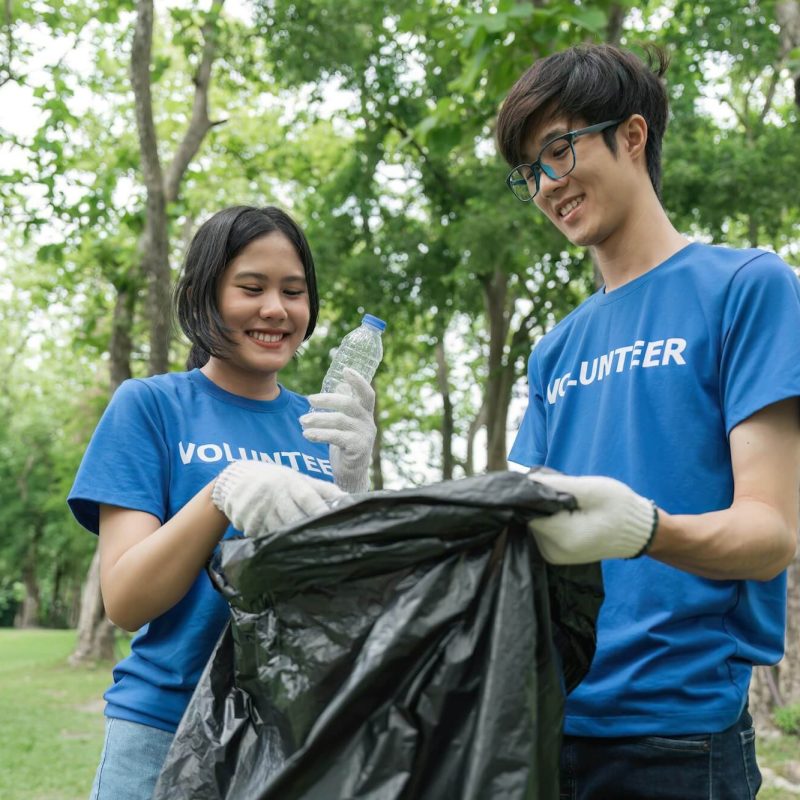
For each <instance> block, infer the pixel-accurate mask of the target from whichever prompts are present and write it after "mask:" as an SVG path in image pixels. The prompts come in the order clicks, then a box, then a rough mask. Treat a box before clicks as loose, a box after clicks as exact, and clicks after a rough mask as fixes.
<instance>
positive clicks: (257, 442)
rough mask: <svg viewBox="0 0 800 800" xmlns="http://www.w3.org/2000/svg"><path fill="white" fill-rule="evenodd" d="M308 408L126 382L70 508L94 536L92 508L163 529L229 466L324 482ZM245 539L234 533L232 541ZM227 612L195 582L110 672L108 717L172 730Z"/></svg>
mask: <svg viewBox="0 0 800 800" xmlns="http://www.w3.org/2000/svg"><path fill="white" fill-rule="evenodd" d="M308 410H309V404H308V401H307V400H306V399H305V398H304V397H301V396H300V395H297V394H294V393H293V392H290V391H288V390H287V389H285V388H283V387H281V390H280V395H279V396H278V397H277V398H276V399H275V400H268V401H262V400H249V399H247V398H244V397H239V396H238V395H234V394H231V393H230V392H226V391H225V390H223V389H220V388H219V387H218V386H217V385H216V384H214V383H212V382H211V381H210V380H209V379H208V378H206V376H205V375H203V373H202V372H200V371H199V370H194V371H192V372H183V373H170V374H166V375H158V376H155V377H152V378H147V379H144V380H138V379H135V380H129V381H125V382H124V383H123V384H122V385H121V386H120V387H119V388H118V389H117V391H116V392H115V393H114V396H113V398H112V400H111V403H110V404H109V406H108V408H107V409H106V411H105V413H104V414H103V417H102V419H101V420H100V422H99V424H98V426H97V429H96V430H95V432H94V435H93V436H92V439H91V441H90V443H89V446H88V448H87V450H86V453H85V455H84V457H83V461H82V462H81V466H80V468H79V470H78V474H77V476H76V478H75V484H74V486H73V487H72V491H71V492H70V494H69V498H68V502H69V505H70V508H71V509H72V512H73V514H74V515H75V517H76V519H77V520H78V522H80V523H81V525H83V526H84V527H85V528H88V529H89V530H90V531H92V532H94V533H97V532H98V516H99V505H100V504H101V503H103V504H106V505H113V506H121V507H123V508H130V509H136V510H138V511H146V512H147V513H148V514H152V515H153V516H155V517H157V518H158V519H159V520H161V522H162V523H164V522H166V521H167V520H169V519H170V518H171V517H172V516H174V514H175V513H176V512H177V511H179V510H180V509H181V508H182V507H183V506H184V505H185V504H186V503H187V502H188V501H189V500H190V499H191V498H192V497H193V496H194V495H195V494H197V492H198V491H200V489H202V488H203V487H204V486H205V485H206V484H207V483H209V482H210V481H211V480H212V479H213V478H214V477H215V476H216V475H218V474H219V473H220V472H221V471H222V470H223V469H224V468H225V467H226V466H227V465H228V464H229V463H230V462H232V461H234V460H239V459H248V460H256V461H265V462H268V463H274V464H283V465H284V466H287V467H291V468H292V469H295V470H298V471H300V472H303V473H305V474H307V475H310V476H311V477H313V478H319V479H321V480H327V481H331V480H333V472H332V470H331V466H330V461H329V457H328V446H327V445H325V444H315V443H313V442H309V441H308V440H307V439H305V438H304V437H303V435H302V428H301V426H300V423H299V421H298V418H299V417H300V416H302V415H303V414H305V413H306V412H307V411H308ZM233 535H241V534H239V533H238V532H237V531H235V530H234V528H232V527H229V528H228V530H227V531H226V533H225V537H226V538H228V537H230V536H233ZM227 619H228V607H227V604H226V603H225V600H224V599H223V598H222V596H221V595H220V594H219V593H217V592H216V590H215V589H214V588H213V586H212V584H211V581H210V579H209V577H208V575H207V574H206V573H205V572H203V573H201V574H200V575H199V576H198V577H197V579H196V580H195V582H194V583H193V584H192V586H191V588H190V589H189V591H188V593H187V594H186V596H185V597H184V598H183V599H182V600H181V601H180V602H179V603H177V604H176V605H175V606H174V607H173V608H171V609H170V610H169V611H167V612H166V613H164V614H162V615H161V616H160V617H157V618H156V619H154V620H152V621H151V622H150V623H148V624H147V625H145V626H144V627H143V628H142V629H141V630H140V631H139V633H138V634H137V635H136V637H135V638H134V640H133V642H132V644H131V655H130V656H129V657H128V658H126V659H124V660H123V661H121V662H120V663H119V664H117V666H116V667H115V669H114V684H113V685H112V686H111V687H110V688H109V689H108V691H107V692H106V694H105V699H106V701H107V706H106V716H109V717H117V718H119V719H125V720H130V721H132V722H139V723H142V724H144V725H150V726H152V727H155V728H161V729H163V730H166V731H174V730H175V729H176V727H177V725H178V722H179V721H180V718H181V716H182V714H183V712H184V709H185V708H186V705H187V703H188V702H189V698H190V696H191V694H192V691H193V690H194V687H195V685H196V684H197V681H198V679H199V677H200V673H201V671H202V669H203V667H204V666H205V664H206V661H207V660H208V658H209V656H210V654H211V651H212V649H213V648H214V645H215V644H216V642H217V639H218V638H219V635H220V633H221V631H222V629H223V627H224V626H225V623H226V621H227Z"/></svg>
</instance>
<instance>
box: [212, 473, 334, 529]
mask: <svg viewBox="0 0 800 800" xmlns="http://www.w3.org/2000/svg"><path fill="white" fill-rule="evenodd" d="M343 494H344V493H343V492H342V491H341V490H340V489H337V488H336V487H335V486H334V485H333V484H332V483H330V482H328V481H320V480H316V479H315V478H311V477H309V476H308V475H303V474H302V473H300V472H297V471H296V470H293V469H291V468H290V467H282V466H280V465H279V464H264V463H262V462H260V461H235V462H234V463H233V464H231V465H230V466H229V467H226V468H225V469H224V470H223V471H222V472H221V473H220V474H219V476H218V477H217V480H216V481H215V482H214V488H213V489H212V492H211V499H212V501H213V503H214V505H215V506H216V507H217V508H218V509H219V510H220V511H221V512H222V513H223V514H225V516H226V517H227V518H228V519H229V520H230V521H231V523H232V524H233V526H234V527H235V528H237V529H238V530H240V531H243V532H244V533H245V534H246V535H247V536H263V535H265V534H266V533H268V532H269V531H272V530H275V529H276V528H281V527H284V526H286V525H289V524H290V523H292V522H297V520H299V519H302V518H303V517H311V516H314V515H316V514H321V513H323V512H324V511H327V510H328V504H327V503H328V501H332V500H335V499H336V498H337V497H342V496H343Z"/></svg>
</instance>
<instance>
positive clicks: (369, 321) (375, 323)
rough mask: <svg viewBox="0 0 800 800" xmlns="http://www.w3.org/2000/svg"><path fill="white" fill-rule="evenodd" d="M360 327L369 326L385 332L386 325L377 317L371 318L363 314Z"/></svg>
mask: <svg viewBox="0 0 800 800" xmlns="http://www.w3.org/2000/svg"><path fill="white" fill-rule="evenodd" d="M361 324H362V325H371V326H372V327H373V328H377V329H378V330H379V331H384V330H386V323H385V322H384V321H383V320H382V319H378V317H373V316H372V314H364V319H362V320H361Z"/></svg>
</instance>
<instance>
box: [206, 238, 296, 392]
mask: <svg viewBox="0 0 800 800" xmlns="http://www.w3.org/2000/svg"><path fill="white" fill-rule="evenodd" d="M217 303H218V307H219V312H220V316H221V317H222V320H223V322H224V323H225V325H226V326H227V327H228V328H229V329H230V331H229V332H228V336H229V338H230V339H231V341H232V342H233V345H234V346H233V348H232V349H231V351H230V354H229V355H228V356H226V357H225V358H224V359H222V358H213V357H212V359H211V361H210V362H209V365H210V366H211V369H210V370H209V371H208V372H207V374H209V377H211V378H212V379H213V380H215V381H216V382H217V383H219V384H220V385H222V388H225V389H228V390H229V391H234V392H235V393H237V394H243V395H245V396H247V395H248V394H250V395H252V394H253V390H254V389H255V388H256V387H260V388H258V389H257V390H256V393H257V394H258V395H259V396H261V395H262V393H263V392H262V391H261V390H263V389H264V388H267V394H268V395H269V394H271V393H272V391H271V390H274V394H277V391H278V388H277V374H278V371H279V370H280V369H281V368H283V367H284V366H285V365H286V364H288V363H289V361H290V359H291V358H292V356H293V355H294V354H295V351H296V350H297V348H298V347H299V346H300V344H301V343H302V341H303V338H304V336H305V333H306V330H307V329H308V323H309V319H310V316H311V312H310V307H309V300H308V287H307V285H306V278H305V271H304V270H303V263H302V261H301V260H300V256H299V255H298V253H297V250H295V248H294V245H293V244H292V243H291V242H290V241H289V239H287V238H286V236H284V235H283V234H282V233H279V232H277V231H276V232H273V233H269V234H266V235H265V236H262V237H260V238H259V239H255V240H254V241H252V242H250V244H248V245H247V247H245V248H244V250H242V251H241V252H240V253H239V255H238V256H236V258H234V259H233V261H231V263H230V264H229V265H228V266H227V268H226V269H225V272H224V273H223V274H222V277H221V278H220V282H219V287H218V297H217ZM204 371H205V370H204ZM265 382H266V383H265ZM225 384H228V385H225Z"/></svg>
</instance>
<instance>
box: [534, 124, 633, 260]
mask: <svg viewBox="0 0 800 800" xmlns="http://www.w3.org/2000/svg"><path fill="white" fill-rule="evenodd" d="M586 125H587V123H586V122H585V121H584V120H581V119H566V118H565V117H562V116H558V117H554V118H551V119H549V120H547V121H546V122H544V123H543V124H542V125H540V126H538V127H537V128H536V129H534V130H533V131H532V133H531V135H530V137H529V139H528V143H527V146H526V148H525V153H524V155H525V157H526V159H530V161H534V160H535V159H536V158H537V157H538V156H539V154H540V152H541V150H542V148H543V147H544V146H545V145H548V143H549V142H551V140H553V139H555V138H556V137H558V136H560V135H563V134H565V133H568V132H569V131H573V130H576V129H579V128H584V127H586ZM624 125H625V123H624V122H622V123H621V126H620V127H622V126H624ZM614 135H615V136H616V137H617V154H616V155H615V154H614V153H612V152H611V151H610V150H609V148H608V145H607V144H606V143H605V141H604V140H603V134H602V133H590V134H587V135H585V136H580V137H578V138H576V139H575V140H574V142H573V144H572V146H573V148H574V152H575V167H574V169H573V170H572V171H571V172H570V173H569V174H568V175H565V176H564V177H562V178H558V179H553V178H550V177H548V175H547V174H546V173H544V172H543V173H542V174H541V177H540V181H539V192H538V194H537V195H536V197H534V203H536V205H537V206H538V207H539V208H540V209H541V210H542V211H543V212H544V214H546V215H547V217H548V218H549V219H550V221H551V222H552V223H553V224H554V225H555V226H556V227H557V228H558V229H559V230H560V231H561V232H562V233H563V234H564V236H566V237H567V239H569V241H570V242H572V243H573V244H576V245H581V246H585V247H596V246H598V245H602V243H603V242H604V241H605V240H606V239H607V238H608V237H609V236H611V235H612V234H613V233H614V232H616V231H617V230H619V229H620V228H621V227H622V225H624V223H625V221H626V219H627V217H628V214H629V213H630V209H631V198H632V197H633V194H634V192H633V189H634V186H633V185H632V184H631V183H630V182H631V181H632V180H633V179H634V175H633V173H632V170H631V164H630V160H629V159H627V158H626V156H625V152H624V147H623V141H622V140H623V138H624V137H623V136H621V134H620V133H619V128H617V129H616V130H615V133H614ZM563 144H564V147H565V148H566V151H565V152H566V157H567V158H569V159H570V161H571V154H570V153H569V145H568V143H567V142H566V141H564V142H563ZM560 145H561V142H559V143H558V147H556V149H555V153H556V154H558V153H560V152H561V150H560V149H559V148H560ZM548 151H549V152H554V148H553V147H552V146H551V147H549V148H548Z"/></svg>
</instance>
